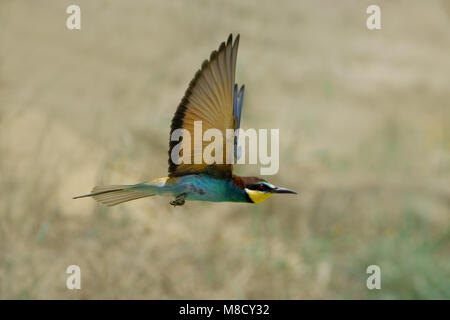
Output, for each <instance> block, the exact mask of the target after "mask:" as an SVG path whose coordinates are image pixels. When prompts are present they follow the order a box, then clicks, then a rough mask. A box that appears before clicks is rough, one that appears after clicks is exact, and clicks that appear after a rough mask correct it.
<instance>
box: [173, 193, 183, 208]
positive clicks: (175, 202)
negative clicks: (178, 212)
mask: <svg viewBox="0 0 450 320" xmlns="http://www.w3.org/2000/svg"><path fill="white" fill-rule="evenodd" d="M184 197H185V195H184V193H183V194H180V195H179V196H177V197H176V198H175V199H174V200H172V201H170V204H171V205H172V206H174V207H176V206H182V205H183V204H184V203H185V202H186V201H185V199H184Z"/></svg>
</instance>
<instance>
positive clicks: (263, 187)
mask: <svg viewBox="0 0 450 320" xmlns="http://www.w3.org/2000/svg"><path fill="white" fill-rule="evenodd" d="M247 189H250V190H257V191H266V190H270V188H269V187H268V186H267V185H266V184H265V183H257V184H252V185H249V186H247Z"/></svg>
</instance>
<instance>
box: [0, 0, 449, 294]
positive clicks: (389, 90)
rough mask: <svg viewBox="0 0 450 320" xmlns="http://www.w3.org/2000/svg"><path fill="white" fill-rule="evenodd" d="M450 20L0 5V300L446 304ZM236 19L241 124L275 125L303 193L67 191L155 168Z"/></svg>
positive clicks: (95, 4) (350, 4) (431, 4)
mask: <svg viewBox="0 0 450 320" xmlns="http://www.w3.org/2000/svg"><path fill="white" fill-rule="evenodd" d="M71 4H77V5H79V6H80V7H81V30H79V31H77V30H73V31H71V30H68V29H67V28H66V19H67V17H68V14H66V8H67V7H68V6H69V5H71ZM370 4H378V5H380V7H381V24H382V29H381V30H374V31H370V30H368V29H367V28H366V19H367V17H368V15H367V14H366V8H367V7H368V6H369V5H370ZM449 18H450V4H449V2H448V1H400V0H398V1H380V0H377V1H339V3H337V2H336V1H332V0H329V1H312V0H311V1H298V0H296V1H283V2H277V4H276V5H275V2H273V1H256V0H254V1H239V0H236V1H227V2H226V3H225V2H220V3H219V2H215V1H214V2H213V1H200V0H194V1H163V0H161V1H145V2H143V1H138V0H129V1H117V0H116V1H112V0H97V1H88V0H71V1H67V0H64V1H63V0H54V1H51V0H46V1H22V0H14V1H13V0H0V155H1V156H0V298H2V299H11V298H17V299H50V298H60V299H95V298H102V299H117V298H130V299H167V298H171V299H181V298H192V299H204V298H210V299H219V298H221V299H239V298H249V299H254V298H260V299H266V298H271V299H305V298H308V299H325V298H328V299H338V298H345V299H347V298H351V299H356V298H362V299H387V298H395V299H405V298H423V299H428V298H438V299H440V298H446V299H448V298H450V219H449V218H450V182H449V181H450V106H449V101H450V90H449V88H450V77H449V75H450V59H449V56H450V19H449ZM229 33H233V34H237V33H240V35H241V42H240V48H239V55H238V70H237V81H238V82H239V83H241V84H243V83H245V85H246V100H245V103H244V111H243V119H242V123H241V125H242V127H243V128H244V129H245V128H280V170H279V173H278V174H277V175H275V176H272V177H267V179H268V180H270V181H271V182H273V183H274V184H276V185H281V186H285V187H288V188H292V189H294V190H296V191H298V192H299V196H276V197H275V196H274V197H272V198H270V199H269V200H267V201H265V202H263V203H261V204H258V205H246V204H233V203H219V204H217V203H197V202H190V203H187V205H185V206H183V207H177V208H173V207H172V206H170V205H169V204H168V202H169V200H170V199H169V198H163V197H160V198H159V197H158V198H156V197H155V198H147V199H141V200H137V201H133V202H130V203H125V204H122V205H119V206H117V207H113V208H107V207H103V206H100V205H98V204H97V203H96V202H95V201H94V200H91V199H81V200H72V197H73V196H75V195H79V194H83V193H86V192H89V191H90V190H91V188H92V187H93V186H94V185H98V184H131V183H137V182H142V181H149V180H151V179H154V178H157V177H163V176H166V175H167V149H168V140H169V125H170V120H171V118H172V115H173V113H174V112H175V109H176V107H177V105H178V103H179V101H180V100H181V98H182V96H183V94H184V91H185V89H186V87H187V85H188V83H189V81H190V80H191V78H192V77H193V75H194V73H195V72H196V70H197V69H198V68H199V67H200V65H201V63H202V61H203V60H204V59H206V58H208V57H209V54H210V52H211V51H212V50H214V49H216V48H217V47H218V46H219V44H220V42H222V41H225V40H226V38H227V36H228V34H229ZM236 171H237V173H238V174H242V175H259V168H258V166H237V168H236ZM71 264H76V265H79V266H80V267H81V276H82V278H81V286H82V289H81V290H68V289H66V278H67V276H68V275H66V274H65V271H66V268H67V267H68V266H69V265H71ZM373 264H375V265H379V266H380V268H381V287H382V288H381V290H368V289H367V287H366V279H367V277H368V276H369V275H368V274H366V268H367V267H368V266H369V265H373Z"/></svg>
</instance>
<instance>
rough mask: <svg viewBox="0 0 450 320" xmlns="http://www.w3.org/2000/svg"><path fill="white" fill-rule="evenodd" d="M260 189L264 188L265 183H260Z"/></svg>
mask: <svg viewBox="0 0 450 320" xmlns="http://www.w3.org/2000/svg"><path fill="white" fill-rule="evenodd" d="M259 190H261V191H262V190H264V185H263V184H262V183H261V184H260V185H259Z"/></svg>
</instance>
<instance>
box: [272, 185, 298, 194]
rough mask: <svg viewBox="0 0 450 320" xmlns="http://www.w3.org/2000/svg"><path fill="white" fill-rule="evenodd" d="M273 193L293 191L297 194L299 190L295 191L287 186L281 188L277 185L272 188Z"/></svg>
mask: <svg viewBox="0 0 450 320" xmlns="http://www.w3.org/2000/svg"><path fill="white" fill-rule="evenodd" d="M272 193H293V194H297V192H295V191H293V190H289V189H286V188H281V187H275V188H273V189H272Z"/></svg>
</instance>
